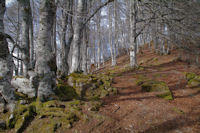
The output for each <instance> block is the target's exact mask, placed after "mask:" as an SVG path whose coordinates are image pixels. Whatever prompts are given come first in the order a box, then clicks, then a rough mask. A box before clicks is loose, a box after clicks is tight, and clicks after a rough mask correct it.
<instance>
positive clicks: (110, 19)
mask: <svg viewBox="0 0 200 133" xmlns="http://www.w3.org/2000/svg"><path fill="white" fill-rule="evenodd" d="M112 40H113V39H112V8H111V7H109V44H110V55H111V62H112V66H115V64H116V63H115V59H114V54H113V41H112Z"/></svg>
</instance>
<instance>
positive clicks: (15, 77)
mask: <svg viewBox="0 0 200 133" xmlns="http://www.w3.org/2000/svg"><path fill="white" fill-rule="evenodd" d="M17 78H25V77H24V76H21V75H19V76H14V77H13V79H17Z"/></svg>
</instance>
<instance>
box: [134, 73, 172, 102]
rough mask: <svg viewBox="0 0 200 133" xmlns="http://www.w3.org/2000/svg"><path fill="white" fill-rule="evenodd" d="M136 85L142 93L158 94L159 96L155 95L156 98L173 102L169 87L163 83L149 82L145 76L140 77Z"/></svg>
mask: <svg viewBox="0 0 200 133" xmlns="http://www.w3.org/2000/svg"><path fill="white" fill-rule="evenodd" d="M136 83H137V85H139V86H141V89H142V91H144V92H160V94H158V95H156V96H157V97H159V98H163V99H166V100H173V96H172V93H171V91H170V89H169V87H168V86H167V85H166V83H165V82H163V81H155V80H149V79H147V78H146V77H145V76H142V75H141V76H139V79H138V80H137V81H136Z"/></svg>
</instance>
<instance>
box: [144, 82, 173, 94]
mask: <svg viewBox="0 0 200 133" xmlns="http://www.w3.org/2000/svg"><path fill="white" fill-rule="evenodd" d="M141 88H142V91H146V92H151V91H154V92H162V91H166V90H168V89H169V88H168V86H167V85H166V83H165V82H163V81H154V80H148V81H144V82H143V83H142V85H141Z"/></svg>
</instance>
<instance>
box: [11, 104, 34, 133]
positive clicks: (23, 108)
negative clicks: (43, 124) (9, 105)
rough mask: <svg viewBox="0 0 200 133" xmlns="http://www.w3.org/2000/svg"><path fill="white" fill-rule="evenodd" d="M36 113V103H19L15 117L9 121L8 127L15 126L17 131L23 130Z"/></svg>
mask: <svg viewBox="0 0 200 133" xmlns="http://www.w3.org/2000/svg"><path fill="white" fill-rule="evenodd" d="M35 115H36V107H35V106H34V105H20V104H18V105H17V108H16V109H15V110H14V112H13V118H12V119H9V121H8V127H9V128H15V131H16V132H22V131H23V130H24V129H25V128H26V126H27V125H28V123H29V122H30V121H31V120H32V119H33V118H34V117H35Z"/></svg>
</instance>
